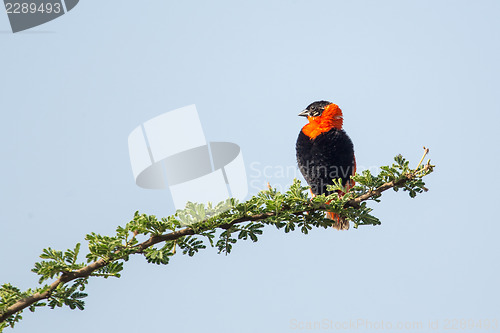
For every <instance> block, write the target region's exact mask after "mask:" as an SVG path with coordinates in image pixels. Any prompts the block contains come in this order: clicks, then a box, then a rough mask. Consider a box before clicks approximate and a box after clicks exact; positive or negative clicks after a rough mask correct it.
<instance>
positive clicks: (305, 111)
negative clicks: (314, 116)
mask: <svg viewBox="0 0 500 333" xmlns="http://www.w3.org/2000/svg"><path fill="white" fill-rule="evenodd" d="M298 116H299V117H309V110H307V109H305V110H304V111H302V112H301V113H299V114H298Z"/></svg>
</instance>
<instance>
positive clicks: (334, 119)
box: [302, 103, 344, 139]
mask: <svg viewBox="0 0 500 333" xmlns="http://www.w3.org/2000/svg"><path fill="white" fill-rule="evenodd" d="M307 119H308V120H309V123H308V124H307V125H305V126H304V127H302V132H303V133H304V134H305V135H307V136H308V137H309V138H311V139H314V138H316V137H317V136H318V135H320V134H321V133H325V132H328V131H329V130H331V129H332V128H336V129H339V130H340V129H342V125H343V122H344V120H343V118H342V110H341V109H340V108H339V106H338V105H337V104H333V103H332V104H329V105H327V106H326V107H325V110H324V111H323V113H322V114H321V116H319V117H307Z"/></svg>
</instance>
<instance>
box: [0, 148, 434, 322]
mask: <svg viewBox="0 0 500 333" xmlns="http://www.w3.org/2000/svg"><path fill="white" fill-rule="evenodd" d="M424 148H425V147H424ZM427 153H428V149H426V151H425V153H424V156H423V157H422V160H421V161H420V163H419V164H418V166H417V168H415V169H409V168H408V162H407V161H405V160H404V159H403V158H402V157H401V156H398V157H396V158H395V160H396V162H397V164H393V165H392V167H381V169H382V171H381V172H380V174H379V175H378V176H377V177H374V176H372V175H371V174H370V173H369V172H368V171H364V172H363V173H362V174H361V175H356V176H355V177H353V178H354V179H355V181H356V182H357V183H358V184H360V185H357V186H355V187H354V188H353V189H351V190H350V191H348V192H347V193H346V195H345V196H344V197H339V196H338V195H337V194H333V195H331V196H327V197H325V196H317V197H315V198H314V199H313V200H310V199H309V198H308V197H307V193H306V192H305V190H306V189H307V187H302V186H301V185H300V182H298V181H296V182H294V185H292V187H291V188H290V190H289V191H288V192H286V193H285V194H281V193H279V192H277V191H276V190H273V189H271V188H270V189H269V190H266V191H262V192H261V193H259V194H258V195H257V196H255V197H253V198H252V199H250V200H249V201H247V202H245V203H241V204H238V205H233V209H232V210H230V211H228V212H223V213H221V214H218V215H215V216H208V217H207V218H205V219H203V220H202V221H201V222H198V223H194V224H192V225H190V226H189V227H184V228H180V227H181V223H180V221H179V219H180V218H179V219H177V218H176V217H179V216H180V213H179V212H178V213H177V214H176V215H175V216H173V217H169V218H167V219H162V220H161V221H158V220H157V219H156V217H154V216H149V217H147V216H146V215H139V214H137V213H136V215H135V217H134V220H133V221H131V222H130V223H129V224H127V226H126V228H121V227H119V228H118V229H117V234H118V235H117V236H116V237H105V236H104V237H103V236H100V235H95V234H90V235H87V238H86V239H87V240H89V249H90V250H91V251H90V252H91V253H90V254H89V255H87V258H88V259H89V261H90V260H92V259H93V258H99V257H100V258H99V259H97V260H94V261H93V262H91V263H90V264H88V265H84V264H79V265H80V266H78V265H77V264H75V261H76V256H77V254H78V251H79V245H77V247H76V248H75V250H74V251H67V252H65V253H64V254H62V252H58V251H54V250H52V249H50V248H49V249H47V250H44V254H42V256H41V257H42V258H44V259H50V261H44V262H42V264H43V263H50V264H54V263H56V264H58V265H60V266H57V265H55V266H54V265H52V266H50V265H48V264H47V266H48V267H49V268H50V269H51V270H50V269H49V271H48V272H47V271H43V268H44V266H43V265H42V264H38V263H37V265H38V266H37V265H35V269H33V271H35V272H36V273H37V274H39V275H42V277H41V279H40V281H43V280H46V279H48V278H51V277H52V276H54V275H57V273H59V274H60V275H59V277H58V278H57V279H56V280H55V281H53V282H52V283H51V284H50V285H49V286H47V287H46V288H43V289H42V291H41V292H34V293H33V294H32V295H29V296H27V297H22V294H21V293H19V295H21V296H18V297H19V298H20V299H18V300H17V301H16V302H14V303H13V304H11V305H10V306H5V305H4V308H3V309H2V307H0V331H1V330H2V328H4V327H6V326H11V327H13V326H14V322H16V321H18V320H19V319H20V316H19V318H18V317H15V316H18V314H19V313H20V312H22V311H23V310H24V309H26V308H27V307H30V310H32V311H33V310H34V307H35V306H41V305H45V304H39V303H38V302H40V301H42V300H44V299H50V298H53V297H55V296H54V294H55V293H57V292H58V291H59V290H61V289H62V288H63V286H64V285H65V284H67V283H68V282H71V281H74V280H77V279H84V280H85V281H86V280H87V279H88V278H89V277H90V276H93V275H101V276H104V277H108V276H117V277H119V276H120V275H119V274H118V273H117V272H118V271H119V270H121V266H120V267H119V270H117V271H116V272H114V273H106V272H105V273H98V272H99V271H100V270H102V269H104V268H106V267H107V266H109V265H111V264H112V263H114V262H117V261H119V260H125V261H126V260H128V256H129V255H132V254H145V255H146V258H147V259H148V261H149V262H155V263H163V264H165V263H168V256H170V255H173V254H175V246H176V245H179V246H181V247H182V248H183V249H184V253H188V254H189V255H190V256H191V255H193V254H194V253H195V252H197V251H198V249H200V248H204V245H200V243H201V241H196V240H191V241H189V238H186V237H190V236H192V235H202V236H205V237H208V238H209V240H210V243H211V244H212V246H213V243H212V238H213V237H214V235H213V233H214V231H215V230H216V229H223V230H225V231H224V232H223V233H222V234H221V235H220V237H221V239H222V238H223V237H225V239H224V242H225V245H220V244H219V242H220V241H219V242H218V243H217V246H218V247H219V250H220V252H226V254H227V253H229V251H230V249H231V245H230V244H232V243H235V242H236V239H232V238H230V237H231V233H232V232H236V231H239V232H240V234H239V236H238V238H240V239H246V238H247V236H249V237H250V238H251V239H252V240H253V241H256V240H257V237H256V234H261V233H262V231H261V230H260V228H262V227H263V224H274V225H275V226H276V227H278V228H282V227H285V232H288V231H290V230H294V228H295V224H297V225H298V226H301V227H302V232H304V233H307V230H310V229H311V228H312V226H315V227H319V226H321V227H325V228H326V227H328V226H330V225H331V224H332V221H331V220H328V219H325V218H324V217H323V214H324V213H323V212H324V211H335V212H338V213H339V214H342V215H344V214H347V217H348V218H350V219H351V220H352V221H353V222H354V223H355V226H357V225H358V224H373V225H376V224H380V222H379V221H378V219H376V218H375V217H373V216H371V215H369V214H368V213H369V212H370V211H371V209H370V208H367V207H366V205H365V204H363V205H362V202H364V201H367V200H370V199H373V200H377V198H378V197H380V196H381V194H382V192H384V191H386V190H388V189H391V188H393V189H394V190H398V189H399V188H403V190H407V191H410V196H414V194H415V193H417V192H418V193H420V192H422V191H426V190H427V189H426V188H425V187H424V186H423V185H424V183H423V182H422V181H421V178H422V177H424V176H426V175H428V174H429V173H430V172H432V170H433V166H432V165H430V161H428V162H427V164H426V165H424V166H421V163H422V161H423V159H424V157H425V155H426V154H427ZM375 185H376V186H375ZM336 186H337V187H335V188H333V189H332V190H345V189H344V188H342V185H341V184H339V183H338V184H337V185H336ZM412 193H413V195H412ZM193 205H194V204H193ZM195 208H196V207H195ZM349 209H351V211H349ZM191 214H194V213H191ZM349 214H350V215H349ZM353 214H354V215H353ZM356 214H358V215H356ZM353 217H354V218H357V220H354V219H352V218H353ZM366 221H368V222H366ZM243 222H251V223H250V224H248V225H246V226H244V227H236V225H237V224H241V223H243ZM255 222H257V224H256V223H255ZM365 222H366V223H365ZM178 228H180V229H178ZM238 228H239V229H238ZM167 230H171V232H167V233H165V231H167ZM129 233H132V234H133V237H132V238H131V239H130V240H128V234H129ZM138 234H145V235H147V234H149V235H150V237H149V238H148V239H147V240H145V241H143V242H142V243H139V242H138V241H137V240H136V236H137V235H138ZM181 239H182V241H180V240H181ZM228 240H231V241H230V242H229V248H227V246H228ZM122 241H125V245H122V244H123V243H122ZM113 242H115V243H113ZM117 242H118V243H117ZM183 242H184V243H183ZM159 243H166V244H165V246H164V247H163V248H162V249H159V250H157V249H154V248H153V246H154V245H156V244H159ZM117 244H118V245H117ZM221 244H222V243H221ZM167 245H168V246H167ZM106 246H107V247H108V248H112V250H109V251H108V252H106V251H105V250H106ZM223 246H226V248H223ZM103 249H104V250H103ZM103 251H104V252H103ZM148 251H150V252H148ZM153 251H156V252H157V253H156V252H154V254H155V255H157V256H158V258H156V257H154V256H153V255H152V254H151V253H153ZM103 253H104V254H103ZM148 255H149V257H148ZM68 258H69V259H68ZM65 262H66V263H67V262H72V263H71V264H69V265H67V267H66V268H64V267H65V266H64V265H66V264H65ZM54 267H56V268H54ZM60 267H63V268H60ZM74 267H80V268H78V269H73V268H74ZM57 269H59V271H57ZM54 270H55V271H54ZM85 283H86V282H82V283H80V284H79V285H78V286H79V287H80V290H83V289H84V284H85ZM2 288H5V285H4V286H3V287H2ZM75 288H76V287H74V288H73V289H70V290H71V291H74V289H75ZM1 291H2V289H0V292H1ZM68 295H69V294H68ZM0 296H2V294H0ZM84 296H86V295H84ZM84 296H83V297H84ZM68 297H69V296H68ZM2 298H5V297H4V296H2ZM74 299H75V297H73V300H74ZM0 300H1V299H0ZM70 301H71V299H70V300H69V301H68V302H70ZM68 302H66V301H65V304H66V305H70V304H71V303H69V304H68ZM3 303H4V304H5V303H6V301H5V300H3ZM81 303H82V304H81V305H78V304H77V305H76V306H77V307H79V308H82V309H83V302H81ZM1 305H2V302H0V306H1ZM56 305H57V306H61V304H56ZM52 307H53V306H52ZM70 307H72V308H74V307H75V306H74V305H73V306H71V305H70Z"/></svg>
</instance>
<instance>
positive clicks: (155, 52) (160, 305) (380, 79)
mask: <svg viewBox="0 0 500 333" xmlns="http://www.w3.org/2000/svg"><path fill="white" fill-rule="evenodd" d="M499 14H500V2H498V1H496V0H491V1H487V0H481V1H474V2H472V1H460V0H453V1H451V0H449V1H444V0H439V1H435V0H433V1H430V0H420V1H411V2H410V1H399V0H394V1H388V0H381V1H333V0H328V1H326V0H325V1H297V0H294V1H251V2H238V1H214V2H203V3H202V2H201V1H198V2H194V1H183V2H181V1H163V2H160V1H154V2H153V1H117V0H110V1H82V2H80V3H79V4H78V6H77V7H75V8H74V9H73V10H72V11H71V12H70V13H68V14H67V15H64V16H63V17H61V18H59V19H57V20H54V21H52V22H49V23H47V24H45V25H43V26H39V27H37V28H34V29H32V30H29V31H27V32H24V33H18V34H12V33H11V32H10V30H9V29H10V27H9V23H8V19H7V15H6V14H2V15H0V30H1V33H0V45H1V48H2V53H1V55H0V60H1V64H2V75H1V80H0V85H1V86H0V88H1V89H0V94H1V95H0V96H1V98H0V112H1V113H0V114H1V121H2V124H3V129H2V131H1V132H0V139H1V144H0V156H2V163H1V167H0V170H1V172H2V177H1V180H0V209H1V211H2V215H1V218H0V223H1V226H2V228H1V230H2V231H1V243H0V267H1V274H0V282H1V283H4V282H11V283H13V284H15V285H17V286H19V287H21V288H23V289H25V288H29V287H34V286H36V281H37V277H36V276H35V275H34V274H33V273H31V272H30V269H31V268H32V266H33V263H34V262H35V261H37V260H38V255H39V254H40V253H41V250H42V249H43V248H44V247H48V246H51V247H53V248H57V249H66V248H68V247H72V246H74V244H75V243H76V242H81V241H83V237H84V235H85V234H86V233H90V232H98V233H102V234H111V233H113V232H114V229H115V227H116V226H117V225H123V224H125V223H126V222H128V221H129V220H130V219H131V217H132V215H133V212H134V211H135V210H139V211H141V212H144V213H148V214H157V215H159V216H165V215H169V214H171V213H172V212H173V205H172V202H171V198H170V196H169V194H168V192H166V191H163V192H162V191H152V190H143V189H141V188H139V187H137V186H136V185H135V184H134V181H133V177H132V171H131V168H130V163H129V156H128V150H127V136H128V134H129V133H130V132H131V131H132V130H133V129H134V128H135V127H137V126H138V125H140V124H141V123H143V122H144V121H146V120H148V119H151V118H153V117H154V116H157V115H159V114H161V113H164V112H166V111H169V110H173V109H176V108H179V107H182V106H185V105H189V104H196V106H197V108H198V112H199V114H200V119H201V121H202V123H203V127H204V131H205V135H206V138H207V140H209V141H230V142H235V143H237V144H239V145H240V147H241V149H242V152H243V157H244V159H245V164H246V166H247V171H248V177H249V182H250V184H259V183H260V184H264V183H266V182H267V181H269V182H270V183H271V184H273V185H275V186H279V187H286V186H288V185H289V184H290V183H291V180H292V179H293V177H294V176H295V173H294V172H288V173H286V174H285V175H280V174H279V172H275V173H273V174H272V175H271V177H264V176H260V177H259V175H258V174H259V171H261V172H262V171H263V170H264V168H266V167H267V169H266V170H268V171H269V170H274V171H279V170H281V169H282V168H286V169H287V170H293V166H294V165H295V140H296V137H297V135H298V132H299V130H300V128H301V127H302V126H303V125H304V119H303V118H301V117H297V114H298V113H299V112H300V111H301V110H302V109H303V108H304V107H305V106H307V105H308V104H309V103H310V102H312V101H315V100H320V99H326V100H330V101H333V102H335V103H337V104H338V105H339V106H340V107H341V108H342V109H343V111H344V118H345V120H344V127H345V129H346V131H347V132H348V133H349V135H350V136H351V138H352V140H353V142H354V145H355V150H356V157H357V161H358V165H359V166H360V167H364V168H369V167H373V166H378V165H383V164H387V163H390V162H391V160H392V158H393V156H395V155H396V154H398V153H402V154H403V155H405V156H406V157H407V158H409V159H411V161H412V162H413V163H417V162H418V160H419V158H420V156H421V153H422V146H423V145H425V146H427V147H429V148H430V149H431V154H430V157H431V158H432V161H433V162H434V164H436V165H437V167H436V171H435V173H434V174H433V175H431V176H429V177H428V179H427V184H428V187H429V188H430V191H429V192H428V193H426V194H424V195H421V196H419V197H417V198H416V199H410V198H409V197H408V196H407V194H403V193H394V192H391V193H387V195H384V198H383V201H382V203H380V204H378V205H377V206H376V207H375V208H376V209H375V215H376V216H378V217H379V218H380V219H381V220H382V225H381V226H378V227H363V228H359V229H358V230H350V231H348V232H337V231H334V230H315V231H313V232H312V233H311V234H310V235H307V236H304V235H302V234H300V233H292V234H284V233H283V232H278V231H276V230H274V229H272V228H267V229H266V230H265V233H264V235H263V236H262V237H261V240H260V241H259V242H258V243H256V244H250V243H244V242H241V243H239V244H237V246H236V248H235V249H234V253H233V254H231V255H230V256H227V257H226V256H221V255H217V254H216V250H215V249H207V250H206V251H204V252H203V253H201V254H199V255H197V256H195V257H193V258H189V257H187V256H185V257H183V256H177V257H175V258H174V259H173V260H172V261H171V264H169V265H168V266H156V265H149V264H146V262H145V260H144V259H143V258H141V257H136V258H133V259H132V260H131V261H130V262H129V263H128V264H127V265H126V269H125V271H124V272H123V277H122V278H121V279H118V280H116V279H108V280H97V279H96V280H92V281H91V282H90V284H89V287H88V292H89V294H90V296H89V297H88V298H87V300H86V303H87V309H86V310H85V311H83V312H81V311H71V310H69V309H59V310H54V311H51V310H48V309H41V310H38V311H37V313H36V314H31V313H30V312H29V311H28V312H26V313H25V314H24V317H25V319H24V320H23V321H22V322H21V323H20V324H19V326H18V327H17V328H16V332H30V333H31V332H49V331H50V332H52V333H58V332H68V331H71V332H73V333H76V332H89V331H93V332H118V331H121V332H137V331H139V330H140V331H146V330H151V331H153V332H293V331H300V330H298V329H294V327H295V326H294V323H298V322H307V321H322V320H332V321H333V322H344V321H350V320H354V321H357V320H358V319H359V320H362V322H363V321H364V322H366V321H367V320H369V321H372V322H380V321H382V320H383V321H384V322H392V323H393V324H394V325H397V324H398V323H406V322H422V324H423V327H424V328H423V329H422V330H420V331H426V328H427V325H428V321H429V320H438V321H439V325H440V326H439V328H440V329H444V328H445V327H444V325H446V323H447V322H446V321H447V320H448V321H449V320H454V319H457V320H461V319H467V320H468V319H473V320H476V322H477V321H478V320H485V319H490V320H493V319H496V320H499V321H500V315H499V314H500V300H499V299H500V291H499V287H498V276H499V272H500V270H499V267H500V264H499V262H500V249H499V245H498V235H499V233H500V224H499V222H500V221H499V218H498V214H496V212H495V210H494V209H495V208H496V206H497V203H496V201H497V200H496V199H497V193H496V192H497V188H498V185H499V181H498V177H496V176H494V175H495V173H496V168H497V166H498V163H499V157H498V153H499V148H498V143H499V141H500V140H499V135H498V130H497V124H498V122H499V120H500V119H499V111H500V110H499V109H500V103H499V97H498V92H499V88H500V82H499V81H500V79H499V78H500V65H499V59H500V46H499V33H500V23H499V22H500V21H499V19H498V17H499ZM489 174H491V176H488V175H489ZM300 178H301V177H300ZM256 186H257V187H258V185H256ZM255 192H256V189H255V187H253V186H252V185H251V193H252V194H254V193H255ZM294 320H296V321H294ZM448 323H450V322H448ZM320 331H321V330H320ZM346 331H350V330H346ZM352 331H357V332H360V331H365V330H364V329H362V328H360V329H358V330H352ZM366 331H368V332H372V331H375V330H366ZM378 331H380V330H378ZM403 331H405V330H403ZM407 331H408V332H410V331H412V330H407ZM466 331H467V332H476V331H479V330H477V329H471V330H466ZM490 331H491V330H490ZM413 332H415V330H413Z"/></svg>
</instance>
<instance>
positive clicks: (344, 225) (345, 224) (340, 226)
mask: <svg viewBox="0 0 500 333" xmlns="http://www.w3.org/2000/svg"><path fill="white" fill-rule="evenodd" d="M355 184H356V183H355V182H354V181H353V180H352V179H350V180H348V181H347V184H346V186H345V188H346V191H349V189H350V188H351V187H353V186H354V185H355ZM338 193H339V196H343V195H344V194H345V193H344V192H341V191H339V192H338ZM326 216H327V217H328V218H329V219H330V220H333V221H335V222H334V224H333V227H334V228H335V229H337V230H349V221H348V220H346V219H345V218H344V217H342V216H340V215H338V214H336V213H332V212H326Z"/></svg>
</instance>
